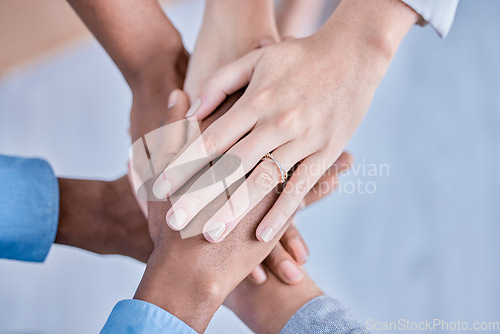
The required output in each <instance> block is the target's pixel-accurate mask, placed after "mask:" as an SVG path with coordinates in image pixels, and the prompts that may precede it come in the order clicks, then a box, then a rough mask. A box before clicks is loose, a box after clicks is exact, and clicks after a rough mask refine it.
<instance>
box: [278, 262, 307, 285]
mask: <svg viewBox="0 0 500 334" xmlns="http://www.w3.org/2000/svg"><path fill="white" fill-rule="evenodd" d="M279 267H280V270H281V272H282V273H283V275H285V277H286V278H288V279H289V280H290V281H292V282H295V281H298V280H300V279H301V278H302V276H304V275H303V274H302V272H301V271H300V270H299V268H297V266H296V265H295V264H293V263H292V262H291V261H289V260H285V261H282V262H281V263H280V264H279Z"/></svg>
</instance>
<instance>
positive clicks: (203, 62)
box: [184, 0, 350, 284]
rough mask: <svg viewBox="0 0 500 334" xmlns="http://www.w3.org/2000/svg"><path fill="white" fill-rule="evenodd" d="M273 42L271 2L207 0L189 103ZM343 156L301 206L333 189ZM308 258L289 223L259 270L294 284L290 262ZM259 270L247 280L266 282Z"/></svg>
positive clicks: (188, 80) (193, 60)
mask: <svg viewBox="0 0 500 334" xmlns="http://www.w3.org/2000/svg"><path fill="white" fill-rule="evenodd" d="M277 40H278V32H277V28H276V23H275V14H274V2H273V1H271V0H258V1H247V0H231V1H220V0H215V1H214V0H208V1H207V2H206V6H205V12H204V17H203V24H202V27H201V29H200V33H199V35H198V38H197V41H196V46H195V49H194V52H193V54H192V55H191V57H190V60H189V66H188V72H187V76H186V80H185V84H184V88H185V91H186V93H188V95H189V96H190V99H191V101H193V99H194V98H196V97H197V96H198V95H199V93H200V90H201V88H202V86H203V84H204V83H205V81H206V80H207V78H208V77H209V76H210V75H212V74H213V73H214V72H215V71H216V70H218V69H219V68H221V67H222V66H224V65H226V64H229V63H231V62H233V61H235V60H237V59H238V58H240V57H241V56H243V55H245V54H247V53H248V52H250V51H252V50H255V49H257V48H258V47H259V46H261V44H262V43H266V44H271V43H275V42H276V41H277ZM186 111H187V110H186ZM345 158H346V159H339V161H338V164H337V166H335V167H336V168H335V169H333V168H332V169H331V170H330V171H329V173H325V175H323V177H322V180H321V182H319V183H317V184H316V186H315V187H316V189H315V191H311V192H309V193H308V194H307V195H306V198H305V201H304V202H305V203H308V204H309V203H312V202H313V201H314V200H316V199H319V198H320V197H323V196H325V195H326V194H328V193H330V191H332V190H333V187H332V188H330V189H329V191H324V190H325V189H327V188H328V187H327V184H331V183H335V179H336V178H335V176H336V174H337V172H339V171H341V170H339V167H340V168H347V166H348V165H349V162H350V161H348V160H349V159H350V157H349V156H348V155H346V156H345ZM341 164H342V165H341ZM320 188H321V190H322V191H320ZM286 250H287V251H288V253H287V252H286ZM307 258H308V251H307V247H306V245H305V243H304V242H303V240H302V238H301V237H300V235H299V233H298V232H297V230H296V229H295V227H294V226H293V225H292V226H290V228H289V229H288V230H287V232H285V234H284V236H283V238H282V239H281V242H280V243H278V245H277V246H276V248H275V249H274V250H273V252H272V253H271V255H270V256H269V257H268V258H267V259H266V261H265V264H264V267H266V266H267V267H269V268H270V269H271V271H273V272H274V273H275V274H276V275H277V276H278V277H279V278H280V279H281V280H282V281H283V282H285V283H290V284H293V283H297V282H299V281H300V279H301V278H302V275H301V272H300V270H299V269H298V268H294V266H295V264H296V263H297V264H299V265H302V264H304V263H305V262H306V260H307ZM294 260H295V261H294ZM285 261H286V262H285ZM264 267H263V266H262V265H259V266H258V267H257V268H256V269H255V270H254V271H252V273H251V274H250V276H249V278H250V279H252V280H253V281H254V282H255V283H263V282H264V281H265V279H266V271H265V270H264Z"/></svg>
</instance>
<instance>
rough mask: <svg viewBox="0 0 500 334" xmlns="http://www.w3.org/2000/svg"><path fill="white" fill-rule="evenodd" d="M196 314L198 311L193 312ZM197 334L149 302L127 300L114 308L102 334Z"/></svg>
mask: <svg viewBox="0 0 500 334" xmlns="http://www.w3.org/2000/svg"><path fill="white" fill-rule="evenodd" d="M193 312H196V310H193ZM118 333H120V334H121V333H127V334H139V333H141V334H143V333H144V334H155V333H169V334H196V332H195V331H194V330H193V329H192V328H191V327H189V326H188V325H186V324H185V323H184V322H182V321H181V320H179V319H178V318H176V317H175V316H173V315H172V314H170V313H168V312H167V311H165V310H164V309H162V308H159V307H158V306H156V305H153V304H150V303H148V302H145V301H142V300H137V299H127V300H122V301H121V302H119V303H118V304H116V306H115V307H114V308H113V311H112V312H111V315H110V316H109V318H108V321H107V322H106V324H105V325H104V328H103V329H102V330H101V334H118Z"/></svg>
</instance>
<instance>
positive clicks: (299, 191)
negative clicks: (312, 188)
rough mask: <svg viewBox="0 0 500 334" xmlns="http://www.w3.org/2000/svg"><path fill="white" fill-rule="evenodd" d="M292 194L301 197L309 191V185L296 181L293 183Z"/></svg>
mask: <svg viewBox="0 0 500 334" xmlns="http://www.w3.org/2000/svg"><path fill="white" fill-rule="evenodd" d="M294 188H295V191H294V194H295V196H296V197H299V198H302V197H304V196H305V195H307V193H308V192H309V187H308V185H307V183H306V182H297V183H296V184H295V187H294Z"/></svg>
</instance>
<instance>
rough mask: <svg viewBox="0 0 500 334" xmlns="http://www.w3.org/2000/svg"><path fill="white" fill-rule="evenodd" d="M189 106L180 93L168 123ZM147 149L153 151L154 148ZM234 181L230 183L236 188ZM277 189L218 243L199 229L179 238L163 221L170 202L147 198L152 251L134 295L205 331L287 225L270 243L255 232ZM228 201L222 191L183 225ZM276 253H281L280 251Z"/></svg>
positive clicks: (195, 222) (229, 102) (208, 121)
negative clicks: (229, 296)
mask: <svg viewBox="0 0 500 334" xmlns="http://www.w3.org/2000/svg"><path fill="white" fill-rule="evenodd" d="M236 99H237V96H232V97H231V98H229V99H228V100H227V101H226V103H224V104H223V105H222V106H221V107H220V108H219V109H218V111H217V112H216V113H215V114H213V115H211V116H210V117H209V118H207V119H205V120H204V121H203V122H202V123H201V128H202V130H203V129H205V128H206V127H207V126H208V125H209V124H211V123H212V122H213V121H214V119H216V118H218V117H220V115H221V114H223V113H224V112H225V111H226V110H227V109H228V108H229V106H230V105H232V104H233V103H234V101H235V100H236ZM187 106H188V100H187V96H185V95H184V94H181V95H180V96H179V97H178V99H177V103H176V105H175V106H174V107H173V109H172V110H171V111H170V113H169V114H168V119H167V122H175V121H178V120H181V119H183V117H184V114H185V110H187ZM148 147H149V146H148ZM150 154H151V155H154V152H152V153H151V152H150ZM195 179H196V178H193V179H191V180H189V182H188V183H186V184H185V185H184V186H183V187H182V188H181V189H180V191H181V192H182V191H183V190H186V189H188V188H189V186H190V185H191V184H192V183H193V182H194V181H195ZM236 186H237V185H235V186H233V187H231V188H232V189H233V190H234V189H235V187H236ZM278 194H279V191H273V192H270V193H269V194H268V195H267V196H266V197H265V198H264V200H263V201H261V202H260V203H259V204H258V205H257V207H256V208H255V209H253V210H252V211H251V212H250V213H249V214H247V215H246V216H245V218H244V219H243V223H242V224H239V225H238V226H237V227H236V228H235V230H234V231H233V233H231V235H230V236H229V237H228V238H227V239H226V240H225V241H224V242H222V243H217V244H214V243H208V242H206V240H205V239H204V237H203V235H202V234H199V233H198V234H196V235H194V236H192V237H190V238H187V239H183V238H182V236H181V234H180V233H179V232H176V231H172V230H171V229H170V228H169V227H168V226H167V225H166V223H165V215H166V212H167V211H168V209H169V208H170V203H168V202H154V201H152V202H148V211H149V218H148V223H149V226H150V231H151V236H152V239H153V242H154V244H155V250H154V251H153V254H152V256H151V258H150V260H149V262H148V265H147V267H146V271H145V274H144V277H143V279H142V281H141V284H140V285H139V287H138V289H137V293H136V295H135V298H136V299H141V300H144V301H148V302H150V303H153V304H155V305H157V306H159V307H161V308H163V309H165V310H167V311H168V312H170V313H171V314H173V315H175V316H176V317H178V318H179V319H181V320H182V321H184V322H185V323H186V324H188V325H189V326H191V327H192V328H193V329H195V330H196V331H198V332H203V331H204V330H205V328H206V326H207V325H208V323H209V321H210V319H211V318H212V316H213V314H214V313H215V311H216V310H217V309H218V307H219V306H220V305H221V304H222V303H223V301H224V299H225V298H226V296H228V294H229V293H230V292H231V291H233V289H234V288H236V286H237V285H238V284H239V283H240V282H241V281H242V280H243V279H244V278H245V277H246V276H247V275H248V274H249V273H250V272H251V271H252V270H253V268H255V266H257V265H258V264H259V263H261V262H262V261H263V260H264V259H265V258H266V257H267V256H268V255H269V254H270V253H271V251H272V250H273V248H274V247H275V246H276V245H278V243H279V239H280V238H281V236H282V235H283V234H284V232H285V231H286V229H287V228H288V224H287V225H286V226H285V227H284V228H283V229H282V230H281V231H280V232H279V234H278V235H277V237H276V238H274V239H273V240H272V241H271V242H269V243H262V242H259V241H258V240H257V239H256V237H255V228H256V226H257V224H258V222H260V220H261V219H262V217H263V216H264V215H265V214H266V213H267V211H268V210H269V209H270V207H271V206H272V204H273V203H274V201H275V200H276V198H277V197H278ZM226 200H227V197H226V195H225V194H223V195H221V196H219V197H218V198H217V199H215V200H214V201H213V202H212V203H211V204H210V205H209V206H207V207H206V208H205V209H204V211H202V212H201V213H200V214H199V215H198V216H196V217H195V219H194V220H193V221H192V222H191V223H190V225H189V226H188V227H186V229H196V228H199V227H200V226H202V225H203V223H204V222H205V221H206V217H207V216H210V215H212V214H213V213H214V212H215V211H216V210H217V209H218V208H219V207H220V206H222V205H223V204H224V203H225V201H226ZM182 232H186V231H185V230H183V231H182ZM182 232H181V233H182ZM188 232H189V231H188ZM276 253H280V254H281V252H279V251H277V252H276ZM193 310H196V312H193Z"/></svg>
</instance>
